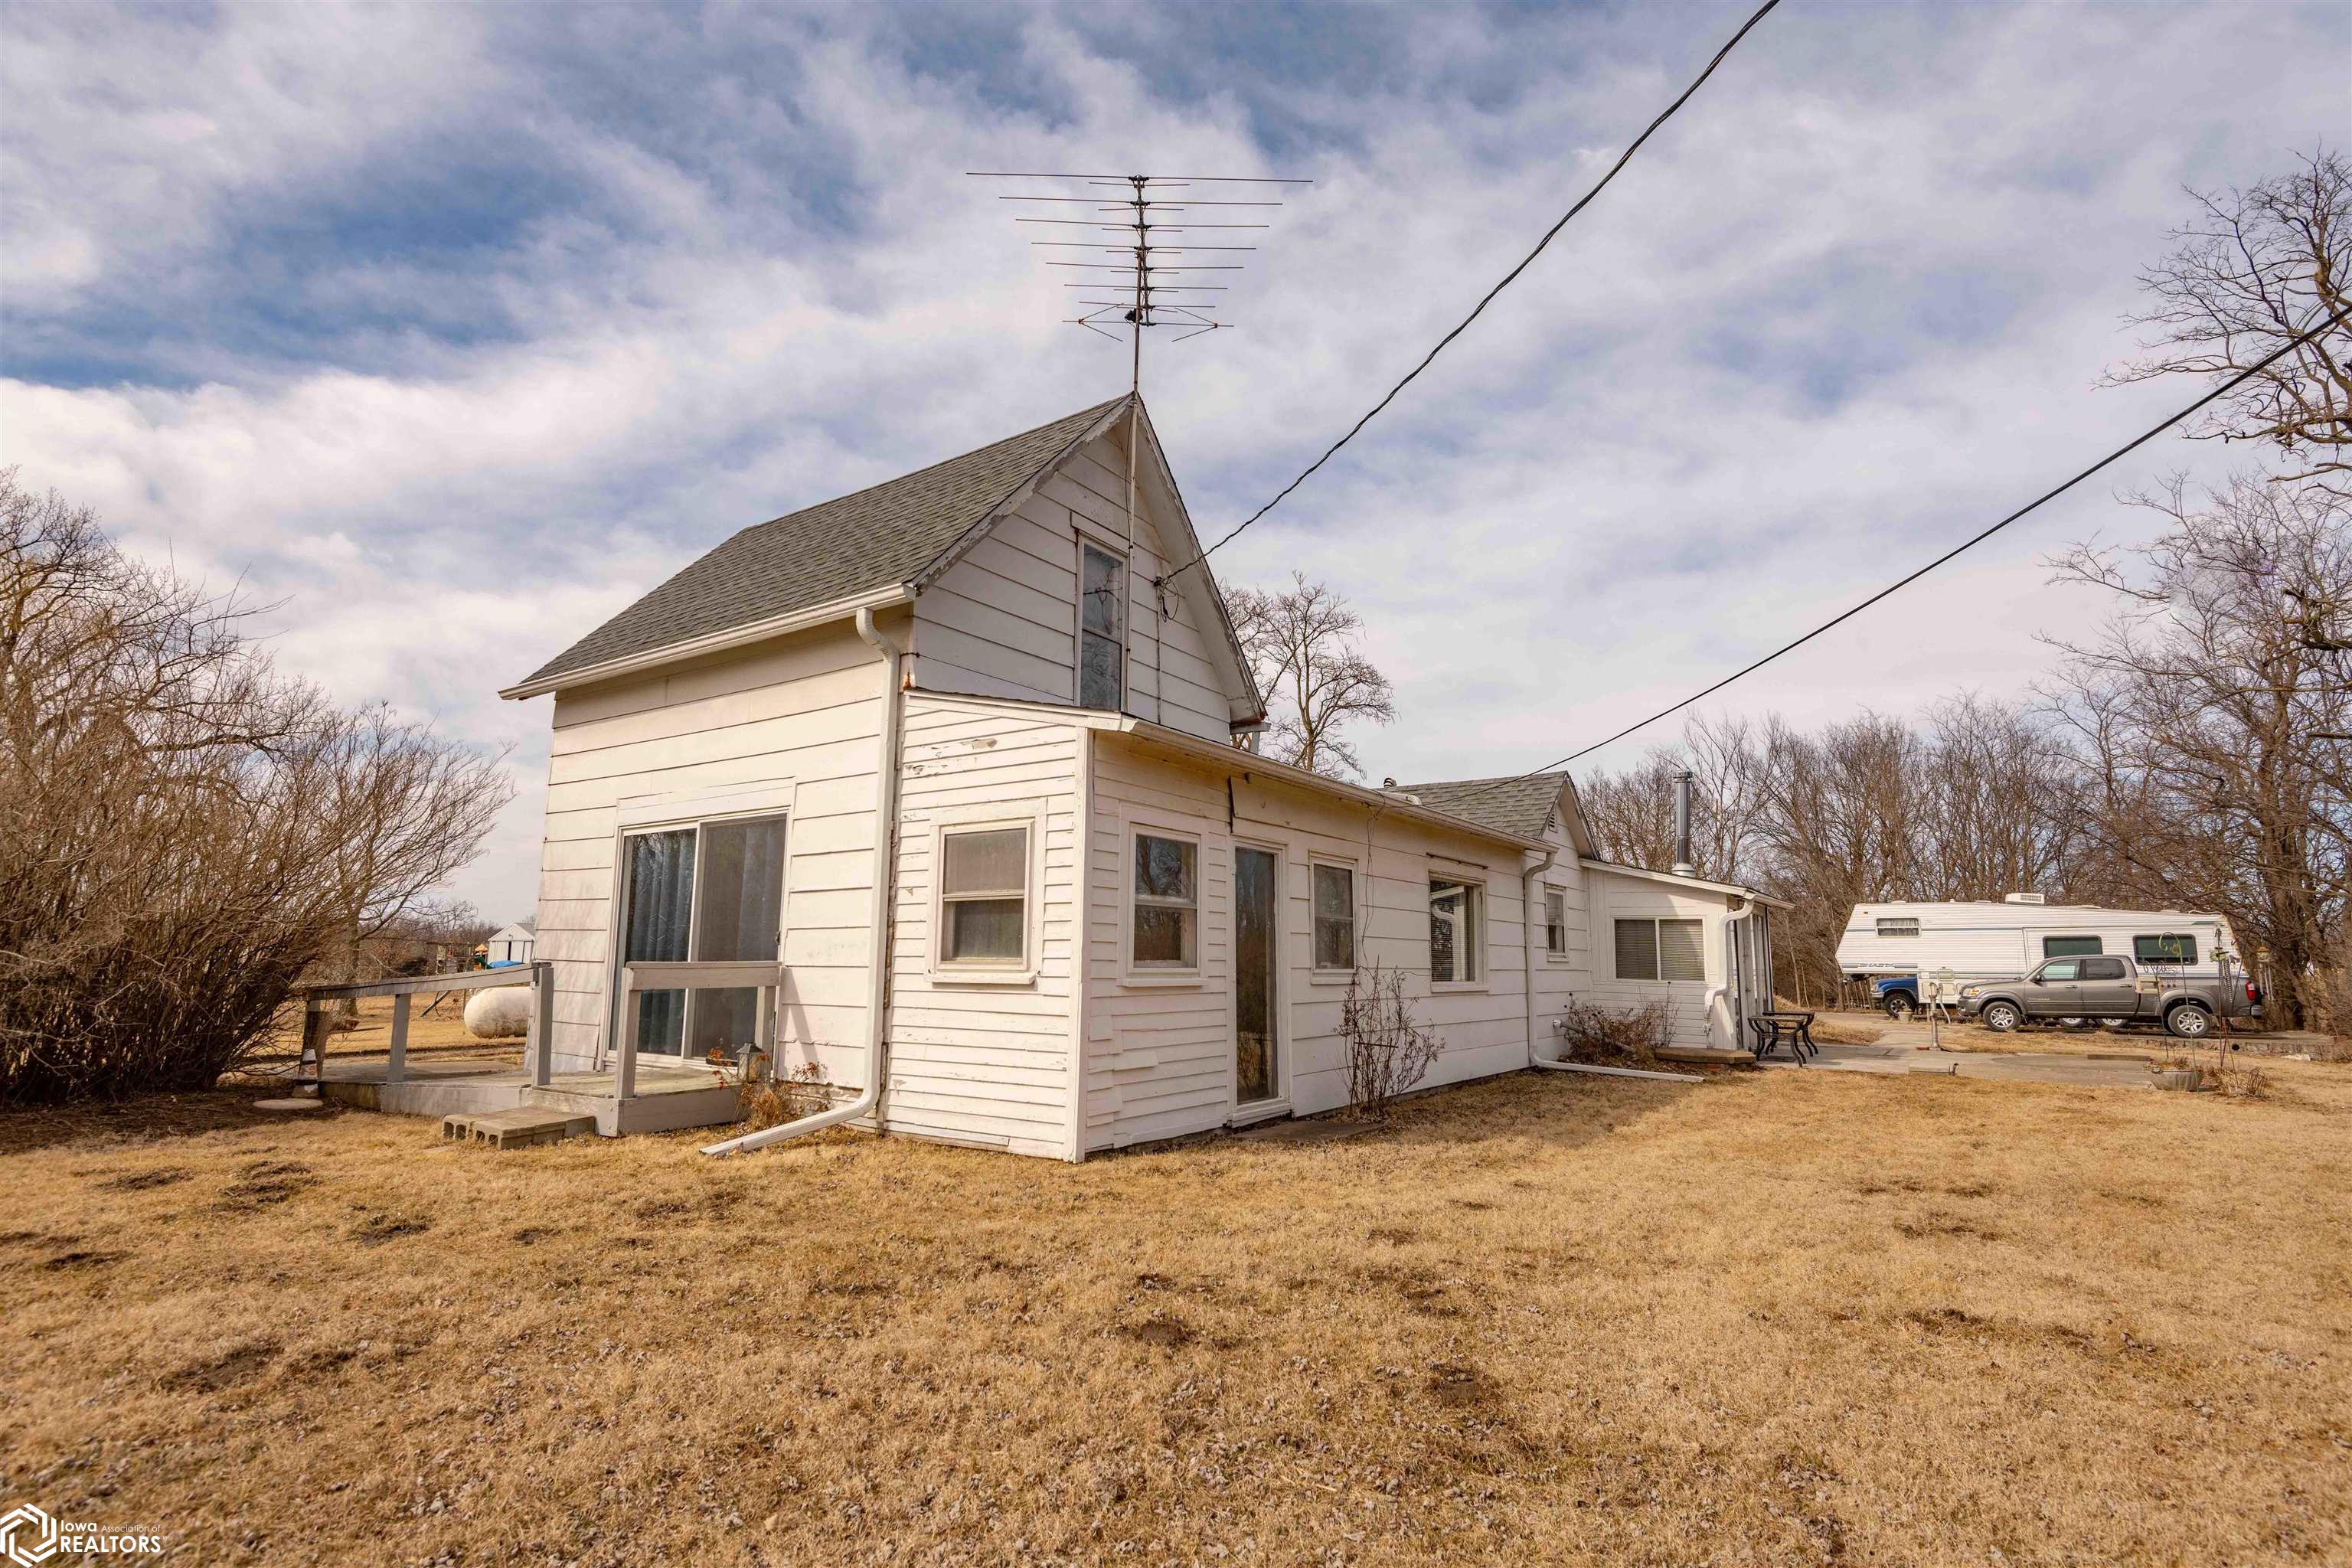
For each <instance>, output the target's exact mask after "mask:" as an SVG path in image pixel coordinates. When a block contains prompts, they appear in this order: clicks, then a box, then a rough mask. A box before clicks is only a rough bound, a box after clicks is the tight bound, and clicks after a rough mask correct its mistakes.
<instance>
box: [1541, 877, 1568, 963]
mask: <svg viewBox="0 0 2352 1568" xmlns="http://www.w3.org/2000/svg"><path fill="white" fill-rule="evenodd" d="M1544 951H1545V952H1548V953H1549V954H1551V955H1552V956H1553V957H1554V958H1565V957H1567V956H1568V895H1567V894H1566V893H1563V892H1559V891H1557V890H1554V889H1547V890H1546V891H1545V893H1544Z"/></svg>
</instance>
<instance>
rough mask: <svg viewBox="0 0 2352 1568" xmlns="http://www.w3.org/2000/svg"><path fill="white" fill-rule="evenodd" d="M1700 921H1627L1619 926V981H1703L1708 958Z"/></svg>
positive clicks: (1619, 923) (1620, 922)
mask: <svg viewBox="0 0 2352 1568" xmlns="http://www.w3.org/2000/svg"><path fill="white" fill-rule="evenodd" d="M1703 925H1704V922H1702V921H1672V920H1626V921H1618V922H1617V978H1618V979H1620V980H1704V979H1706V954H1705V952H1703V951H1702V949H1701V947H1700V937H1699V933H1700V931H1701V930H1702V928H1703Z"/></svg>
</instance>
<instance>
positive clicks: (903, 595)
mask: <svg viewBox="0 0 2352 1568" xmlns="http://www.w3.org/2000/svg"><path fill="white" fill-rule="evenodd" d="M914 596H915V595H913V594H912V593H911V592H909V591H908V587H907V585H906V584H903V583H893V584H890V586H888V587H887V588H876V589H873V590H871V591H870V592H867V593H864V594H854V595H850V596H849V597H848V598H846V599H835V600H834V601H833V602H832V603H831V604H827V605H813V606H811V607H810V608H808V609H805V610H794V611H793V612H792V613H791V614H790V615H784V616H769V617H768V618H767V619H766V620H763V621H750V622H746V623H745V624H744V625H742V626H729V627H728V628H727V629H726V630H724V631H718V632H710V633H708V634H706V635H705V636H702V637H689V638H688V639H687V640H686V641H684V642H674V643H665V644H663V645H662V646H661V647H654V648H647V649H646V651H645V652H643V653H633V654H626V655H624V656H623V657H621V658H608V659H605V660H604V662H602V663H601V664H588V665H583V666H581V667H580V668H578V669H566V670H561V671H559V672H557V673H556V674H554V675H551V676H549V677H547V678H546V679H543V680H525V681H523V682H521V683H520V684H519V685H515V686H509V687H507V688H505V689H502V690H501V691H499V696H500V697H502V698H505V699H506V700H508V701H509V702H513V701H519V700H521V699H523V698H526V697H544V696H545V695H547V693H549V692H551V691H557V690H561V689H563V688H565V687H571V686H587V685H590V684H592V683H593V682H595V681H599V680H610V679H613V678H614V676H619V675H633V674H636V673H638V672H640V671H643V670H647V669H653V668H658V667H659V666H661V665H665V664H675V663H677V661H678V660H679V659H682V658H696V657H697V656H698V655H701V654H706V653H723V652H725V651H727V650H728V649H729V648H736V647H744V646H745V645H747V644H750V643H755V642H764V641H765V640H767V639H768V638H769V637H782V636H783V635H784V634H785V633H786V632H797V631H805V630H807V629H808V628H809V627H811V626H823V625H824V623H825V622H827V621H837V620H840V619H841V618H842V617H844V616H848V615H852V614H856V615H857V616H866V612H867V611H869V610H878V609H881V608H883V607H884V606H886V605H898V604H904V603H905V602H906V601H908V600H909V599H911V598H913V597H914ZM861 624H863V623H861Z"/></svg>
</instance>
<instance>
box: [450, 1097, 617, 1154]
mask: <svg viewBox="0 0 2352 1568" xmlns="http://www.w3.org/2000/svg"><path fill="white" fill-rule="evenodd" d="M595 1132H596V1119H595V1118H594V1117H593V1116H581V1115H574V1114H571V1113H567V1112H564V1111H561V1110H546V1109H544V1108H542V1107H539V1106H518V1107H516V1108H515V1109H513V1110H474V1111H467V1112H464V1113H461V1114H459V1115H456V1116H445V1117H443V1118H442V1119H441V1136H442V1137H444V1138H457V1139H470V1140H472V1141H473V1142H478V1143H488V1144H489V1145H490V1146H491V1147H492V1148H494V1149H528V1148H530V1147H531V1146H532V1145H534V1144H539V1143H561V1142H563V1141H564V1140H565V1139H566V1138H589V1137H593V1136H594V1135H595Z"/></svg>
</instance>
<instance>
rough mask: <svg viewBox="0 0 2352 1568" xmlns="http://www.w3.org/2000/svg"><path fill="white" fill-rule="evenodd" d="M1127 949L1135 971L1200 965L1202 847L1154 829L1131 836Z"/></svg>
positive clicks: (1195, 967)
mask: <svg viewBox="0 0 2352 1568" xmlns="http://www.w3.org/2000/svg"><path fill="white" fill-rule="evenodd" d="M1130 923H1131V925H1132V927H1133V931H1132V934H1131V936H1130V939H1129V940H1130V942H1132V946H1131V947H1130V948H1129V957H1130V959H1131V961H1132V963H1133V964H1134V966H1135V967H1136V968H1138V969H1197V968H1199V967H1200V963H1201V847H1200V845H1198V844H1197V843H1195V842H1193V841H1192V839H1189V838H1171V837H1162V836H1161V835H1160V834H1156V833H1139V834H1137V835H1136V836H1135V908H1134V910H1133V918H1132V921H1131V922H1130Z"/></svg>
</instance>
